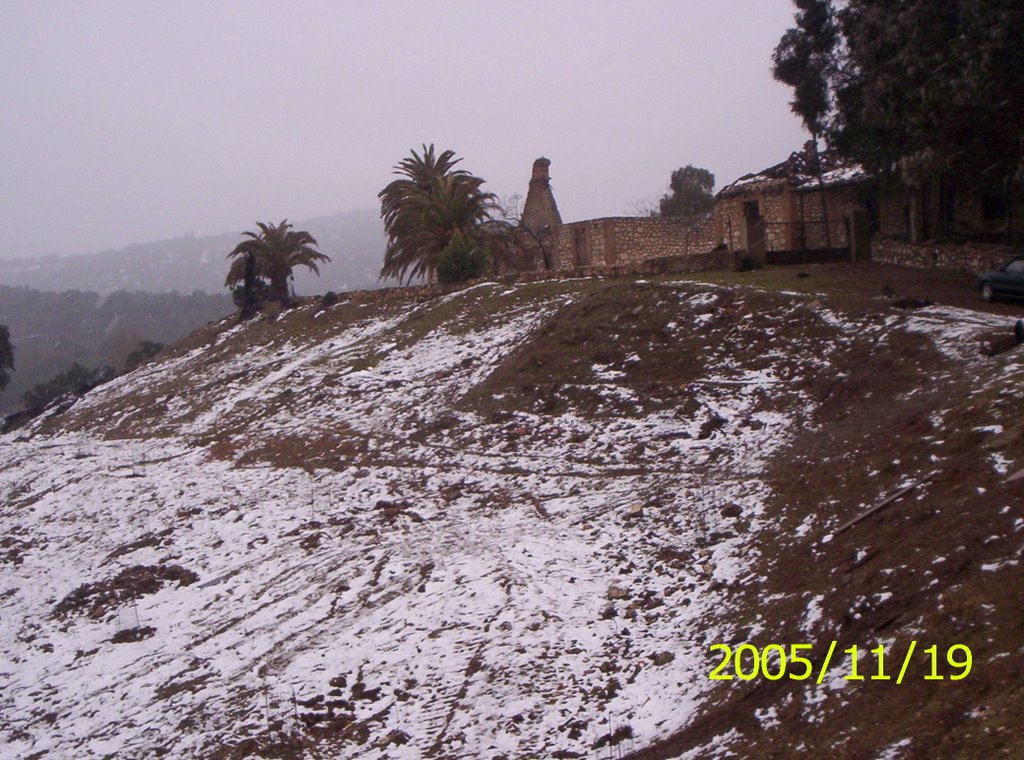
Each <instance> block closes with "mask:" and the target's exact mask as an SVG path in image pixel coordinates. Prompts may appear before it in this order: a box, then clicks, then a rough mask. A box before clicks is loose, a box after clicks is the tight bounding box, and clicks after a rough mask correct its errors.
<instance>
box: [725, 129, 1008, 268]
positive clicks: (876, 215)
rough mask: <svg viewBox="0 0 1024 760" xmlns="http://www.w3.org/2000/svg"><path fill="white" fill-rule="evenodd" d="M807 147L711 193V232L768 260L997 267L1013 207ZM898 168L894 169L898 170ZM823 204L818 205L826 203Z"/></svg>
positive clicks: (1000, 198)
mask: <svg viewBox="0 0 1024 760" xmlns="http://www.w3.org/2000/svg"><path fill="white" fill-rule="evenodd" d="M820 161H821V176H820V178H819V176H818V171H817V166H816V164H815V161H814V154H813V151H812V150H811V148H810V146H809V145H808V146H807V147H805V149H804V150H803V151H801V152H797V153H793V154H792V155H790V157H789V158H787V159H786V160H785V161H783V162H782V163H779V164H776V165H774V166H770V167H768V168H767V169H764V170H762V171H760V172H757V173H755V174H747V175H745V176H743V177H740V178H739V179H738V180H736V181H735V182H733V183H731V184H729V185H727V186H726V187H724V188H723V189H722V190H721V191H720V192H719V193H718V195H717V196H716V197H715V212H714V216H715V236H716V239H717V240H719V241H721V242H722V243H724V244H725V245H726V246H728V248H729V249H730V250H734V251H742V252H744V253H745V255H749V256H751V257H753V258H756V259H758V260H760V261H761V262H762V263H768V264H790V263H815V262H829V261H866V260H871V261H876V262H879V263H890V264H900V265H904V266H915V267H937V268H943V269H962V270H965V271H974V272H977V271H981V270H984V269H992V268H994V267H996V266H999V265H1001V264H1002V262H1003V261H1005V259H1006V257H1007V256H1008V254H1010V253H1012V252H1013V249H1012V248H1011V247H1009V246H1007V245H1005V243H1004V242H1002V241H1005V240H1006V238H1007V237H1008V230H1009V229H1010V227H1011V225H1012V220H1013V219H1014V218H1020V216H1021V214H1024V208H1014V207H1013V206H1012V204H1010V203H1009V202H1007V201H1006V200H1005V195H1004V194H1003V193H1001V192H999V191H989V192H986V191H983V190H979V189H977V188H973V187H970V186H968V185H966V184H964V183H961V182H958V181H957V180H956V179H954V178H951V177H937V178H935V179H934V180H933V181H932V182H930V183H927V184H925V185H924V186H922V187H910V186H908V185H906V184H904V183H902V182H901V181H900V180H899V177H898V175H897V176H891V177H888V178H881V177H873V176H871V175H870V174H868V173H867V172H865V171H864V170H863V169H862V168H861V167H859V166H857V165H854V164H848V163H843V162H842V161H841V160H839V159H838V158H836V157H834V156H833V155H832V154H830V153H828V152H827V151H826V152H823V153H822V154H820ZM894 174H895V173H894ZM823 206H824V209H823Z"/></svg>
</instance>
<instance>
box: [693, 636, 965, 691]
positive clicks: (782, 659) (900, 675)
mask: <svg viewBox="0 0 1024 760" xmlns="http://www.w3.org/2000/svg"><path fill="white" fill-rule="evenodd" d="M837 647H838V642H836V641H832V642H830V643H829V646H828V651H827V652H826V653H825V657H824V659H822V660H819V661H818V663H817V664H816V663H815V660H818V658H817V657H816V656H815V647H814V645H813V644H789V645H785V646H784V645H782V644H768V645H767V646H763V647H756V646H754V645H753V644H740V645H738V646H736V647H732V646H729V645H728V644H712V645H711V646H710V647H709V650H710V652H712V653H714V652H720V655H719V656H720V658H721V659H720V661H719V662H718V664H717V665H715V666H714V667H713V668H712V669H711V672H710V673H709V674H708V678H709V679H711V680H712V681H731V680H733V679H734V678H738V679H740V680H741V681H752V680H754V679H755V678H764V679H766V680H769V681H778V680H781V679H783V678H788V679H789V680H791V681H807V680H810V679H814V681H815V683H818V684H820V683H821V682H822V681H823V680H824V678H825V673H826V672H828V669H829V667H830V666H831V665H832V664H835V665H836V666H839V667H842V668H843V670H842V671H841V672H840V673H837V676H838V675H841V677H842V678H845V679H846V680H847V681H892V680H895V681H896V683H898V684H899V683H903V679H904V678H906V677H907V675H908V674H909V675H910V676H911V677H912V678H923V679H924V680H925V681H944V680H950V681H961V680H963V679H964V678H966V677H967V676H968V674H969V673H970V672H971V666H972V665H973V662H974V660H973V658H972V656H971V650H970V648H969V647H968V646H967V645H966V644H953V645H952V646H950V647H946V648H945V649H943V648H941V647H939V645H938V644H933V645H932V646H929V647H921V648H920V649H919V648H918V642H917V640H916V639H912V640H911V641H910V644H909V645H908V646H907V647H906V649H905V650H903V651H902V652H900V651H899V648H898V647H896V646H891V647H890V648H889V650H888V651H886V647H885V645H884V644H879V645H877V646H875V647H873V648H871V649H868V648H866V647H859V646H857V645H856V644H855V645H853V646H851V647H848V648H846V649H843V650H842V653H841V654H840V655H839V656H838V658H837V657H836V649H837ZM915 653H917V654H918V655H919V656H918V658H917V659H916V660H915V659H914V654H915Z"/></svg>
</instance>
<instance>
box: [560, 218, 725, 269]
mask: <svg viewBox="0 0 1024 760" xmlns="http://www.w3.org/2000/svg"><path fill="white" fill-rule="evenodd" d="M716 243H717V241H716V239H715V226H714V221H713V219H712V218H711V217H710V216H708V217H705V218H703V219H701V220H699V221H697V222H696V223H694V222H691V221H690V220H685V219H677V218H672V217H628V216H620V217H606V218H604V219H588V220H586V221H582V222H572V223H570V224H562V225H559V226H558V227H557V228H556V229H555V230H554V232H553V234H552V240H551V242H550V244H549V245H550V247H551V250H552V251H553V253H554V258H555V267H556V269H563V270H565V269H576V268H579V267H632V266H635V265H638V264H642V263H643V262H646V261H650V260H652V259H660V258H665V257H674V256H690V255H696V254H702V253H707V252H708V251H710V250H711V249H712V248H714V247H715V245H716Z"/></svg>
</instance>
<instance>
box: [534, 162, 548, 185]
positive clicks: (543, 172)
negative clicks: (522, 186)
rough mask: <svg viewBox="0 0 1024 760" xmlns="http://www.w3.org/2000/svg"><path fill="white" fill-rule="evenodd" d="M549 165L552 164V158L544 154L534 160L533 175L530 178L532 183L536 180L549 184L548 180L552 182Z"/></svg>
mask: <svg viewBox="0 0 1024 760" xmlns="http://www.w3.org/2000/svg"><path fill="white" fill-rule="evenodd" d="M549 166H551V159H550V158H544V157H543V156H541V157H540V158H538V159H537V160H536V161H534V162H533V177H532V178H531V179H530V184H531V185H532V184H533V183H534V182H538V183H543V184H545V185H546V184H548V182H550V180H551V177H550V175H549V174H548V167H549Z"/></svg>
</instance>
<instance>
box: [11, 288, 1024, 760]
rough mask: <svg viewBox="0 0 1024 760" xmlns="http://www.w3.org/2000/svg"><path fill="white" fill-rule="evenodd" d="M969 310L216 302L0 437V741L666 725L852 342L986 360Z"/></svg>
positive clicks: (353, 736)
mask: <svg viewBox="0 0 1024 760" xmlns="http://www.w3.org/2000/svg"><path fill="white" fill-rule="evenodd" d="M965 314H966V313H954V312H952V311H950V310H942V309H929V310H923V311H920V312H914V313H897V312H896V311H895V310H888V311H886V310H883V309H881V308H880V309H879V310H878V311H877V312H868V313H860V314H855V313H846V312H840V311H838V310H832V309H829V308H827V307H826V306H823V305H822V304H821V303H820V302H818V301H816V300H813V299H811V298H808V297H804V296H795V295H794V296H777V295H770V294H765V293H760V292H756V291H747V290H742V289H735V288H725V287H710V286H706V285H699V284H693V283H687V282H683V281H673V280H660V281H658V282H644V281H635V282H633V281H616V282H614V283H604V282H599V281H576V282H557V283H556V282H551V283H537V284H531V285H520V286H506V285H500V284H482V285H478V286H475V287H472V288H470V289H467V290H464V291H460V292H457V293H453V294H450V295H448V296H444V297H440V298H434V299H432V300H428V301H424V302H418V303H415V302H414V303H410V302H404V301H400V300H386V299H383V298H378V297H371V296H369V295H367V296H365V299H364V300H358V299H357V300H350V301H345V302H343V303H341V304H338V305H337V306H334V307H331V308H329V309H327V310H324V309H322V308H320V307H319V306H315V305H308V306H304V307H301V308H299V309H296V310H294V311H292V312H289V313H288V314H287V315H286V316H285V317H282V318H281V319H280V320H277V321H272V320H269V319H266V318H263V319H260V320H257V322H255V323H254V324H252V325H248V326H237V325H235V324H234V323H233V322H231V321H230V320H226V321H224V322H222V323H220V324H218V325H215V326H211V327H210V328H208V329H207V330H205V331H201V332H200V333H197V334H195V335H194V336H192V338H190V339H189V340H188V341H186V342H184V343H182V344H181V345H180V346H179V347H177V349H176V350H175V351H173V352H171V353H170V354H169V355H168V356H166V357H165V358H163V359H162V360H161V361H159V362H157V363H153V364H150V365H147V366H145V367H143V368H141V369H139V370H137V371H136V372H134V373H132V374H130V375H127V376H125V377H122V378H119V379H117V380H115V381H113V382H111V383H110V384H108V385H106V386H103V387H101V388H98V389H96V390H95V391H94V392H92V393H90V394H88V395H87V396H86V397H84V398H83V399H82V400H81V401H79V402H78V403H77V404H76V405H75V406H74V407H73V408H72V409H70V410H69V411H67V412H66V413H64V414H63V415H59V416H54V417H50V418H47V419H43V420H39V421H37V422H36V423H35V424H34V426H33V427H32V428H30V429H28V430H23V431H20V432H19V433H18V434H17V435H15V434H11V435H8V436H5V437H4V439H3V440H2V443H0V494H2V495H3V502H2V505H3V506H2V509H0V535H2V538H0V541H2V543H0V569H2V576H0V676H2V678H3V684H4V685H3V687H2V690H0V756H3V757H24V758H44V757H45V758H87V757H110V758H137V759H141V758H157V757H174V758H192V757H197V758H198V757H203V758H249V757H286V758H288V757H296V758H298V757H308V758H339V757H345V758H349V757H351V758H396V759H397V758H424V757H453V758H454V757H460V758H493V759H495V760H496V759H498V758H507V759H509V760H510V759H511V758H528V757H537V758H574V757H591V758H596V757H619V756H625V754H626V753H627V752H633V751H641V750H643V749H644V748H650V747H654V746H655V745H656V744H657V743H658V742H664V741H667V740H669V739H670V738H671V737H672V736H674V735H676V734H677V733H678V732H680V731H682V730H684V729H685V728H686V727H687V726H688V725H689V724H690V723H691V722H692V721H693V720H694V718H695V716H697V715H698V713H699V712H700V711H701V709H703V707H704V706H705V704H704V703H705V702H706V700H707V699H708V697H709V692H710V686H711V682H709V681H708V677H707V674H708V671H709V668H710V665H711V664H713V662H712V661H711V660H709V655H708V646H709V645H710V644H712V643H715V642H719V641H723V640H724V641H729V640H733V638H734V637H735V636H736V635H737V626H736V620H737V617H736V615H737V614H738V606H739V605H741V604H746V603H747V602H746V601H744V597H743V594H741V593H740V592H741V591H742V590H743V589H746V590H747V591H749V590H750V589H755V588H757V587H758V584H760V583H762V582H763V569H762V568H763V563H764V562H765V561H766V560H767V559H770V558H771V555H772V554H773V553H774V551H775V549H774V548H773V546H774V542H775V541H776V539H777V534H778V531H779V530H780V528H779V523H778V522H777V521H776V519H775V518H774V517H770V516H769V515H768V513H767V512H766V505H767V504H769V503H770V502H771V501H772V499H778V498H779V495H780V491H779V486H778V484H779V483H780V482H781V481H780V480H779V477H778V472H777V471H775V470H774V469H773V467H774V465H775V463H777V462H778V461H779V460H780V457H783V456H789V453H791V448H792V446H793V445H794V441H795V440H797V438H798V436H800V435H804V434H807V433H808V431H810V432H813V431H820V430H821V429H822V426H823V422H822V417H821V415H822V414H824V413H825V412H827V411H828V408H827V407H828V405H829V404H833V403H835V400H834V397H835V395H836V384H837V383H839V384H840V385H842V383H843V382H844V378H849V377H850V375H851V374H852V373H855V372H856V371H857V365H858V362H860V361H861V360H860V359H859V358H858V357H859V356H862V353H858V352H863V351H866V350H868V349H871V350H878V349H879V347H880V346H885V345H886V344H887V343H889V342H896V343H900V344H901V345H903V346H904V348H903V349H901V350H903V351H904V352H905V353H906V352H909V354H913V355H914V356H917V357H919V358H920V357H924V358H925V359H927V361H929V362H932V363H933V364H934V365H935V366H939V365H941V366H942V367H944V368H945V370H946V371H950V372H952V371H960V368H961V367H962V366H964V365H965V364H968V363H970V362H973V361H975V354H976V350H975V344H976V338H977V335H978V334H979V333H980V332H983V331H985V330H991V329H994V328H996V327H999V328H1002V327H1005V323H1006V321H1007V320H1006V319H1005V318H997V317H986V316H982V315H972V316H971V317H970V320H967V319H965V316H964V315H965ZM909 354H907V355H909ZM1007 367H1009V369H1007V370H1006V373H1008V375H1009V374H1012V373H1014V372H1016V373H1019V372H1020V367H1019V365H1010V364H1007ZM900 382H903V385H901V386H898V387H896V388H894V394H902V393H911V394H912V392H913V382H912V381H905V382H904V381H902V380H901V381H900ZM894 398H895V395H894ZM935 451H936V452H939V449H937V448H936V449H935ZM787 452H789V453H787ZM805 453H806V452H805ZM1000 456H1002V455H1000ZM1000 461H1002V460H993V462H1000ZM924 466H926V465H924V464H922V465H921V467H922V468H923V467H924ZM930 466H939V465H937V464H936V462H931V463H930ZM1004 470H1005V465H1004ZM920 474H922V473H920V472H913V473H907V472H895V471H894V472H882V473H881V474H880V475H879V474H878V473H876V474H875V475H874V476H873V477H874V478H875V481H874V482H875V483H876V484H878V485H880V487H882V488H888V487H890V486H896V485H898V484H899V483H900V482H901V481H902V479H904V478H909V477H916V476H918V475H920ZM883 481H884V482H883ZM786 498H787V499H789V496H787V497H786ZM790 501H792V500H790ZM830 509H833V510H834V512H833V511H830ZM848 516H849V515H844V514H842V513H840V511H839V510H838V507H833V508H829V507H828V505H827V503H826V506H825V508H824V511H823V512H821V513H819V514H812V515H810V516H808V515H806V514H804V515H801V516H800V519H801V520H803V521H804V522H803V525H804V527H803V528H802V530H803V533H801V534H800V535H806V534H809V533H815V532H818V531H821V530H824V529H826V528H827V527H828V526H830V525H831V526H832V527H834V526H835V525H837V524H838V523H839V522H840V518H842V519H845V518H846V517H848ZM763 622H764V621H762V628H764V625H763ZM812 622H813V621H812ZM755 633H757V631H756V630H754V631H753V632H751V631H747V632H746V634H745V635H753V634H755ZM769 633H770V631H769ZM727 739H728V736H726V737H724V738H723V739H722V740H721V742H719V743H715V744H709V745H708V747H709V749H706V750H705V752H706V754H705V755H703V756H712V755H713V754H714V751H713V748H714V747H722V748H724V747H725V746H726V745H727V744H728V741H727ZM722 751H725V750H724V749H723V750H722ZM666 756H668V755H666Z"/></svg>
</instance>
